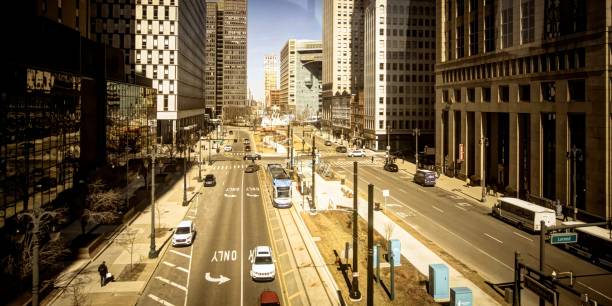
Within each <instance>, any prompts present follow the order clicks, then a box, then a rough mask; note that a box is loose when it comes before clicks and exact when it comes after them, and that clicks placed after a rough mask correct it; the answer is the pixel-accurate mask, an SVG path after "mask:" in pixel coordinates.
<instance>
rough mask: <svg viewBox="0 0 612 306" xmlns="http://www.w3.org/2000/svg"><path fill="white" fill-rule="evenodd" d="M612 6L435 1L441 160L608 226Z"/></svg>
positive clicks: (535, 0) (611, 203)
mask: <svg viewBox="0 0 612 306" xmlns="http://www.w3.org/2000/svg"><path fill="white" fill-rule="evenodd" d="M449 4H450V6H449ZM458 4H460V5H458ZM610 4H611V1H609V0H608V1H545V0H522V1H506V0H504V1H484V2H483V1H465V2H464V1H445V0H444V1H443V0H438V1H437V5H439V9H438V10H437V16H436V20H437V21H438V22H441V24H439V25H438V28H437V29H438V33H437V37H438V39H439V42H440V43H438V44H437V52H436V55H437V58H436V116H435V118H436V146H435V147H436V162H437V163H440V164H444V165H445V166H448V167H454V168H456V169H457V172H458V173H459V174H460V175H461V176H463V177H472V176H473V177H475V178H477V179H481V178H482V179H485V182H486V185H491V186H495V187H496V188H497V190H501V191H502V192H504V191H505V192H507V193H509V194H513V193H515V192H516V193H517V194H518V195H519V196H520V197H523V198H525V197H527V195H528V194H529V195H530V196H531V197H533V196H535V197H539V198H544V199H548V200H550V201H556V200H557V199H559V200H560V201H561V203H562V204H563V205H569V206H571V205H572V204H573V203H574V199H575V201H576V206H577V208H578V209H579V214H578V216H579V218H583V219H594V218H598V219H607V220H610V218H611V217H612V184H611V183H610V182H611V180H610V178H611V177H612V149H611V147H612V138H611V137H610V135H611V133H612V132H611V129H610V127H611V126H612V116H611V105H612V104H610V94H611V92H610V79H609V75H610V72H609V70H610V67H609V64H608V63H609V55H610V44H609V38H608V34H607V33H608V29H609V27H610V26H611V25H612V24H611V20H610V18H609V17H607V16H609V14H610ZM573 148H575V149H576V150H579V152H580V154H577V155H574V154H573V153H572V152H576V151H573V150H572V149H573ZM573 156H576V157H577V158H576V159H573V158H572V157H573ZM574 162H575V168H574V167H573V166H574ZM574 169H575V170H574ZM574 180H575V185H574ZM574 186H575V187H574ZM574 195H575V198H574Z"/></svg>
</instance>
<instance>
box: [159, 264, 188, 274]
mask: <svg viewBox="0 0 612 306" xmlns="http://www.w3.org/2000/svg"><path fill="white" fill-rule="evenodd" d="M164 264H165V265H166V266H169V267H172V268H175V269H177V270H180V271H183V272H185V273H189V270H187V269H185V268H183V267H178V266H177V265H175V264H173V263H170V262H167V261H164Z"/></svg>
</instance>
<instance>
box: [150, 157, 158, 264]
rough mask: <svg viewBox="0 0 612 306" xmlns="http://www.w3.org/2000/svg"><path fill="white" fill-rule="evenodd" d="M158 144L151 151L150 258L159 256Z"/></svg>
mask: <svg viewBox="0 0 612 306" xmlns="http://www.w3.org/2000/svg"><path fill="white" fill-rule="evenodd" d="M156 152H157V146H155V145H154V146H153V152H152V153H151V243H150V249H149V258H156V257H157V249H156V247H155V155H156Z"/></svg>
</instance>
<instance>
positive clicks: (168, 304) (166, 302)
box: [148, 293, 174, 306]
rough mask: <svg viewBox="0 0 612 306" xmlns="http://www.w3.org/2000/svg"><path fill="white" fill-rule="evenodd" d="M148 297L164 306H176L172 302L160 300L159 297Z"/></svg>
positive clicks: (151, 295)
mask: <svg viewBox="0 0 612 306" xmlns="http://www.w3.org/2000/svg"><path fill="white" fill-rule="evenodd" d="M148 297H149V298H151V299H152V300H154V301H156V302H158V303H160V304H162V305H164V306H174V304H172V303H170V302H168V301H166V300H164V299H161V298H158V297H156V296H155V295H153V294H150V293H149V295H148Z"/></svg>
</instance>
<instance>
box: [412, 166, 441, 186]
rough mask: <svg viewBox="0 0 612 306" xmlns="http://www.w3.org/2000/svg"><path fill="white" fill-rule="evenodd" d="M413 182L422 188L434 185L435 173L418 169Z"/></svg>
mask: <svg viewBox="0 0 612 306" xmlns="http://www.w3.org/2000/svg"><path fill="white" fill-rule="evenodd" d="M413 180H414V182H415V183H417V184H420V185H423V186H435V185H436V173H435V172H433V171H431V170H423V169H419V170H417V172H416V173H415V174H414V179H413Z"/></svg>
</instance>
